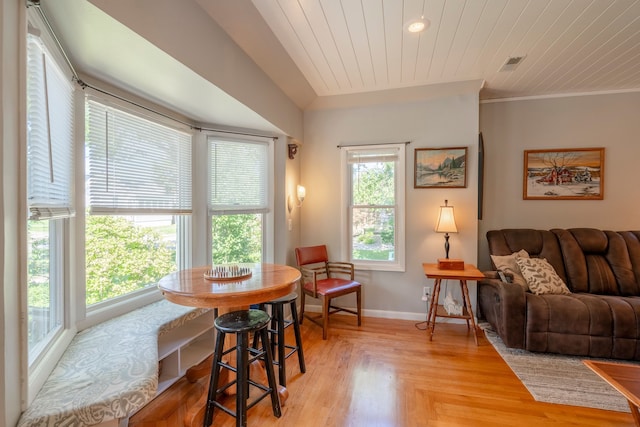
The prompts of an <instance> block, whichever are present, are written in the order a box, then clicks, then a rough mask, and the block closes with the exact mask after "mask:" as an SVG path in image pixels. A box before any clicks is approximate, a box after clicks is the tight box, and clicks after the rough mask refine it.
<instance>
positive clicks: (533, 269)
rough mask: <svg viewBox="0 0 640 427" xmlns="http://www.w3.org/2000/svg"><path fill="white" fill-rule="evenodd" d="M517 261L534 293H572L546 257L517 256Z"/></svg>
mask: <svg viewBox="0 0 640 427" xmlns="http://www.w3.org/2000/svg"><path fill="white" fill-rule="evenodd" d="M516 263H517V264H518V267H520V271H521V272H522V275H523V276H524V278H525V280H526V281H527V285H528V286H529V290H531V292H533V293H534V294H536V295H543V294H564V295H569V294H571V291H570V290H569V288H567V285H566V284H565V283H564V282H563V281H562V279H561V278H560V276H558V274H557V273H556V271H555V270H554V269H553V266H552V265H551V264H549V262H547V260H546V259H544V258H516Z"/></svg>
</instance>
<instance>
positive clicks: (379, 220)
mask: <svg viewBox="0 0 640 427" xmlns="http://www.w3.org/2000/svg"><path fill="white" fill-rule="evenodd" d="M394 174H395V165H394V163H393V162H371V163H358V164H354V165H353V168H352V183H353V184H352V198H353V205H354V206H356V207H354V209H353V217H352V225H353V248H352V256H353V259H356V260H385V261H386V260H390V259H392V258H393V256H394V246H395V209H394V208H393V207H394V206H395V179H394Z"/></svg>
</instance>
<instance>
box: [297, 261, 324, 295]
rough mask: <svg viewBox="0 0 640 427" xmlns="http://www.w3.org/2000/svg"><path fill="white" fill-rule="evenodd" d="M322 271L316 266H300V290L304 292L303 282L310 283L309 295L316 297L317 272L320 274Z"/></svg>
mask: <svg viewBox="0 0 640 427" xmlns="http://www.w3.org/2000/svg"><path fill="white" fill-rule="evenodd" d="M323 272H324V269H318V268H307V267H300V274H301V276H302V277H301V282H300V283H301V284H302V292H304V289H305V286H304V285H305V284H306V283H311V284H312V285H313V287H312V289H310V291H311V296H312V297H314V298H317V297H318V296H317V295H318V283H317V281H318V274H321V273H323Z"/></svg>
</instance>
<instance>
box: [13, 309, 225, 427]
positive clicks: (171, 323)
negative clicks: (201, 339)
mask: <svg viewBox="0 0 640 427" xmlns="http://www.w3.org/2000/svg"><path fill="white" fill-rule="evenodd" d="M207 312H208V310H205V309H196V308H191V307H184V306H180V305H177V304H173V303H170V302H168V301H166V300H162V301H158V302H155V303H152V304H149V305H147V306H144V307H141V308H139V309H137V310H134V311H132V312H130V313H127V314H125V315H122V316H119V317H116V318H114V319H111V320H109V321H106V322H103V323H101V324H99V325H96V326H93V327H91V328H87V329H85V330H83V331H81V332H79V333H78V334H77V335H76V336H75V337H74V338H73V340H72V341H71V344H70V345H69V347H68V348H67V349H66V351H65V352H64V354H63V355H62V357H61V359H60V361H59V362H58V364H57V366H56V367H55V369H54V370H53V371H52V372H51V374H50V375H49V378H48V379H47V380H46V382H45V383H44V385H43V387H42V389H41V390H40V392H39V393H38V394H37V395H36V397H35V399H34V400H33V402H32V403H31V405H30V406H29V407H28V408H27V410H26V411H25V412H24V413H23V414H22V417H21V418H20V420H19V422H18V427H27V426H28V427H33V426H74V427H76V426H95V425H99V424H103V425H118V424H120V425H126V423H127V420H128V417H129V416H131V415H132V414H133V413H135V412H137V411H138V410H140V409H141V408H142V407H143V406H144V405H146V404H147V403H149V402H150V401H151V400H152V399H153V398H154V397H155V396H156V393H157V390H158V370H159V367H158V365H159V363H158V362H159V358H158V338H159V337H160V336H161V335H163V334H165V333H168V332H171V331H172V330H175V329H176V328H178V327H180V326H182V325H184V324H186V323H188V322H191V321H194V319H197V318H199V317H200V316H202V315H204V314H205V313H207ZM196 322H197V320H196ZM211 346H212V347H211V348H213V343H211Z"/></svg>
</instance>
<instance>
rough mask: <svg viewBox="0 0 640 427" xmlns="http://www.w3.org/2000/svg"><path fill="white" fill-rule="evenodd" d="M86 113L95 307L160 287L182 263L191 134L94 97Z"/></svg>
mask: <svg viewBox="0 0 640 427" xmlns="http://www.w3.org/2000/svg"><path fill="white" fill-rule="evenodd" d="M86 115H87V119H86V123H87V125H86V150H87V152H86V153H87V154H86V157H87V164H86V175H87V188H88V195H87V217H86V228H85V239H86V244H85V247H86V250H85V254H86V263H85V264H86V265H85V277H86V304H87V306H93V305H96V304H99V303H103V302H105V301H109V300H113V299H114V298H118V297H123V296H128V295H130V294H132V293H134V292H138V291H141V290H146V289H149V288H155V285H156V283H157V282H158V280H159V279H160V278H162V277H163V276H165V275H166V274H168V273H170V272H172V271H175V270H176V269H178V268H179V266H180V267H184V265H183V262H184V259H186V257H187V256H186V254H184V253H181V249H180V248H186V247H188V245H185V244H183V242H184V240H185V239H188V234H189V233H188V231H184V230H187V228H186V225H185V221H187V220H186V219H185V216H188V214H190V213H191V210H192V203H191V185H192V177H191V152H192V147H191V144H192V138H191V134H189V133H187V132H185V131H182V130H179V129H175V128H173V127H170V126H166V125H164V124H162V123H159V122H156V121H153V120H151V119H148V118H146V117H143V116H142V115H139V114H137V112H133V111H127V110H125V109H124V108H122V107H120V106H119V105H111V104H107V103H106V102H105V101H103V100H101V99H97V98H93V97H89V98H88V100H87V103H86ZM181 260H182V261H181Z"/></svg>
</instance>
